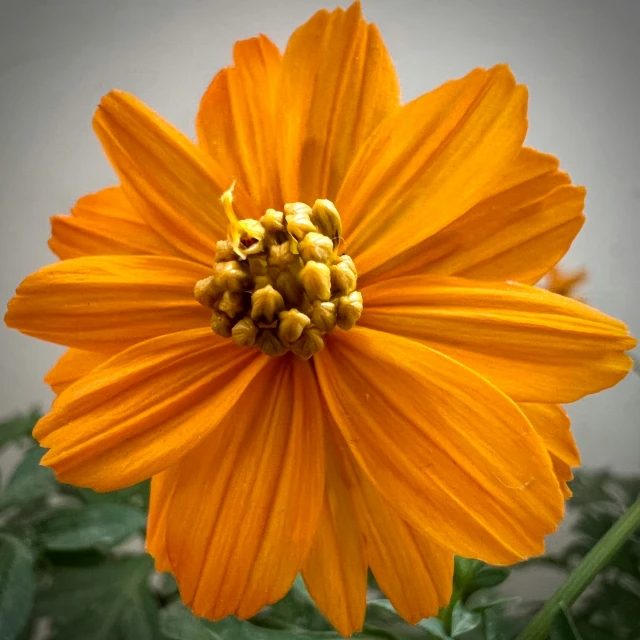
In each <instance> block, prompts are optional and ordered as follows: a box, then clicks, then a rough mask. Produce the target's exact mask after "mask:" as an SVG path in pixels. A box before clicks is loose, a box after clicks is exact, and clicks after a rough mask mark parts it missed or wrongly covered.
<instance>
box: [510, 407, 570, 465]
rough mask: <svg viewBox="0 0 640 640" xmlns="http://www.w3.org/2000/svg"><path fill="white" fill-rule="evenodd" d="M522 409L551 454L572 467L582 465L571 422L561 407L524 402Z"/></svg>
mask: <svg viewBox="0 0 640 640" xmlns="http://www.w3.org/2000/svg"><path fill="white" fill-rule="evenodd" d="M520 409H522V411H523V413H524V415H525V416H527V418H528V419H529V422H530V423H531V424H532V425H533V428H534V429H535V430H536V431H537V433H538V435H539V436H540V437H541V438H542V441H543V442H544V446H545V447H546V448H547V449H548V450H549V452H550V453H552V454H553V455H554V456H555V457H557V458H559V459H560V460H562V461H563V462H564V463H566V464H568V465H570V466H572V467H577V466H578V465H579V464H580V452H579V451H578V447H577V445H576V443H575V440H574V439H573V436H572V435H571V420H569V416H568V415H567V413H566V411H565V410H564V409H563V408H562V407H561V406H559V405H557V404H535V403H530V402H523V403H521V404H520Z"/></svg>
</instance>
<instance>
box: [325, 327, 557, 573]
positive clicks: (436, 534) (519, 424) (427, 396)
mask: <svg viewBox="0 0 640 640" xmlns="http://www.w3.org/2000/svg"><path fill="white" fill-rule="evenodd" d="M314 361H315V365H316V371H317V375H318V380H319V382H320V386H321V388H322V391H323V395H324V397H325V400H326V402H327V404H328V406H329V409H330V411H331V414H332V416H333V418H334V420H335V421H336V423H337V424H338V426H339V428H340V431H341V432H342V435H343V436H344V438H345V440H346V441H347V444H348V445H349V448H350V449H351V452H352V453H353V456H354V457H355V459H356V460H357V462H358V464H359V465H360V467H361V468H362V470H363V471H364V473H365V474H366V475H367V477H368V479H369V480H370V482H371V483H372V485H373V486H374V487H375V488H376V489H377V490H378V491H380V493H381V494H382V495H383V496H384V497H385V498H386V499H387V500H388V501H389V502H390V503H391V504H392V505H393V507H394V508H395V509H397V511H398V513H399V515H400V516H401V517H402V518H403V519H405V520H407V521H408V522H409V523H410V524H411V525H412V526H414V527H415V528H416V529H418V531H420V532H421V533H422V535H424V536H425V537H427V538H429V539H431V540H433V541H434V542H436V543H437V544H439V545H440V546H442V547H445V548H446V549H449V550H450V551H452V552H454V553H457V554H459V555H462V556H465V557H470V558H479V559H481V560H484V561H486V562H490V563H493V564H508V563H512V562H514V561H517V560H518V559H521V558H525V557H528V556H531V555H535V554H539V553H541V552H542V550H543V538H544V536H545V535H546V534H548V533H550V532H551V531H553V530H555V528H556V527H557V525H558V523H559V522H560V520H561V519H562V516H563V501H562V496H561V494H560V491H559V488H558V484H557V481H556V478H555V476H554V474H553V470H552V468H551V461H550V460H549V456H548V454H547V451H546V449H545V448H544V445H543V443H542V440H541V438H540V437H539V436H538V435H537V434H536V432H535V431H534V429H533V427H532V426H531V425H530V423H529V422H528V420H527V419H526V418H525V416H524V414H523V413H522V412H521V411H520V410H519V409H518V407H517V405H515V403H513V402H512V401H511V400H510V399H509V398H508V397H507V396H506V395H504V394H503V393H501V392H500V391H499V390H498V389H497V388H495V387H493V386H492V385H491V384H490V383H488V382H487V381H486V380H484V379H483V378H481V377H480V376H478V375H477V374H475V373H474V372H473V371H471V370H469V369H467V368H465V367H463V366H462V365H460V364H458V363H457V362H455V361H454V360H452V359H450V358H447V357H446V356H444V355H442V354H440V353H438V352H437V351H433V350H432V349H429V348H428V347H425V346H423V345H421V344H420V343H418V342H414V341H412V340H406V339H405V338H399V337H396V336H392V335H390V334H384V333H381V332H378V331H372V330H371V329H365V328H360V327H356V328H355V329H352V330H351V331H350V332H348V333H346V332H345V333H343V332H334V334H332V335H331V337H330V340H329V344H328V348H327V349H325V350H324V351H322V352H320V354H318V355H317V356H316V357H315V358H314Z"/></svg>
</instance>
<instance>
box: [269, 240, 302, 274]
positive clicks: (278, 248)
mask: <svg viewBox="0 0 640 640" xmlns="http://www.w3.org/2000/svg"><path fill="white" fill-rule="evenodd" d="M299 262H300V257H299V256H297V255H296V254H295V253H293V252H292V251H291V244H290V243H289V242H288V241H287V242H283V243H282V244H275V245H273V246H272V247H271V248H270V249H269V264H270V265H273V266H274V267H279V268H280V269H286V268H288V267H289V266H290V265H293V264H296V263H299Z"/></svg>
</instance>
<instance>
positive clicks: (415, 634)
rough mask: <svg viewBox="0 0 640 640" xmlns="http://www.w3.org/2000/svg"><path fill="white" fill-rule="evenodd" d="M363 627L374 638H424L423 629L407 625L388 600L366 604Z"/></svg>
mask: <svg viewBox="0 0 640 640" xmlns="http://www.w3.org/2000/svg"><path fill="white" fill-rule="evenodd" d="M423 622H426V621H425V620H423V621H421V622H419V623H418V625H422V623H423ZM365 625H366V626H365V631H367V632H368V633H370V634H371V635H373V636H374V637H383V638H392V639H395V638H398V639H400V638H402V640H409V639H410V638H415V639H416V640H418V639H420V640H424V638H425V634H424V629H421V627H420V626H411V625H409V624H407V623H406V622H405V621H404V620H403V619H402V618H401V617H400V616H399V615H398V612H397V611H396V610H395V609H394V607H393V605H392V604H391V603H390V602H389V600H386V599H379V600H371V601H370V602H369V603H368V604H367V615H366V619H365ZM360 637H361V636H360ZM428 637H429V638H431V637H432V636H431V635H429V636H428ZM436 637H439V636H436Z"/></svg>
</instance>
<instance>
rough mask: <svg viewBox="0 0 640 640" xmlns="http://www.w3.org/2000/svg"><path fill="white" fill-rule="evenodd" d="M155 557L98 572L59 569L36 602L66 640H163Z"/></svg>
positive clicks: (106, 564)
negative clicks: (153, 585) (154, 587)
mask: <svg viewBox="0 0 640 640" xmlns="http://www.w3.org/2000/svg"><path fill="white" fill-rule="evenodd" d="M152 567H153V561H152V559H151V558H150V557H149V556H146V555H144V556H136V557H131V558H125V559H121V560H112V561H107V562H104V563H103V564H102V565H96V566H92V567H87V568H84V567H71V568H69V567H63V568H56V569H55V570H54V572H53V574H52V576H51V583H50V586H49V587H48V588H47V589H46V590H43V591H41V592H40V593H39V594H38V595H37V598H36V614H37V615H39V616H43V617H48V618H51V620H52V623H53V628H54V632H55V635H54V637H55V638H59V639H61V640H88V639H89V638H90V639H91V640H157V639H158V638H159V637H160V633H159V628H158V608H157V604H156V602H155V600H154V598H153V597H152V595H151V592H150V591H149V587H148V578H149V575H150V573H151V570H152Z"/></svg>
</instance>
